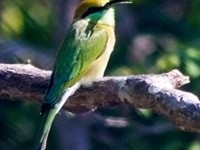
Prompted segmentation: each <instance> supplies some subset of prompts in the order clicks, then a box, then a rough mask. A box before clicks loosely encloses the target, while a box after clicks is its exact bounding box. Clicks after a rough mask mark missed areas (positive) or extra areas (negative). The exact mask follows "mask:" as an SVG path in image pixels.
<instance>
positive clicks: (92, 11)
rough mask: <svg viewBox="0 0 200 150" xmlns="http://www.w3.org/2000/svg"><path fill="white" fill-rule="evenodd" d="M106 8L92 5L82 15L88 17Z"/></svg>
mask: <svg viewBox="0 0 200 150" xmlns="http://www.w3.org/2000/svg"><path fill="white" fill-rule="evenodd" d="M104 9H105V8H104V7H90V8H89V9H88V10H87V11H86V12H85V13H84V14H83V15H82V16H81V18H85V17H87V16H88V15H90V14H93V13H96V12H99V11H102V10H104Z"/></svg>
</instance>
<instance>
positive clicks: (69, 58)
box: [43, 26, 108, 107]
mask: <svg viewBox="0 0 200 150" xmlns="http://www.w3.org/2000/svg"><path fill="white" fill-rule="evenodd" d="M90 28H91V27H90ZM90 28H89V27H88V26H82V27H81V29H80V28H79V29H78V30H77V28H76V26H72V28H71V31H70V32H69V33H68V35H67V37H66V38H65V39H64V42H63V44H62V46H61V48H60V51H59V53H58V56H57V61H56V64H55V67H54V71H53V74H52V78H51V82H50V85H49V89H48V91H47V94H46V97H45V98H44V102H43V104H44V105H49V106H50V107H52V106H54V104H56V103H57V100H58V99H59V97H60V96H61V95H62V94H63V92H64V90H65V89H66V88H67V87H70V86H73V85H74V84H75V83H76V82H77V81H79V80H80V79H81V78H82V77H83V76H84V74H85V73H86V72H87V71H88V70H89V69H90V66H91V65H92V63H93V62H94V61H95V60H96V59H97V58H98V57H99V56H101V54H102V53H103V52H104V50H105V47H106V43H107V40H108V35H107V32H106V31H105V30H104V29H103V28H101V27H97V26H95V27H94V28H93V29H92V30H91V29H90Z"/></svg>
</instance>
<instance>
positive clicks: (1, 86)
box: [0, 64, 200, 133]
mask: <svg viewBox="0 0 200 150" xmlns="http://www.w3.org/2000/svg"><path fill="white" fill-rule="evenodd" d="M50 74H51V72H50V71H44V70H41V69H38V68H35V67H33V66H31V65H30V64H27V65H22V64H15V65H9V64H0V97H1V98H2V99H8V100H19V99H20V100H29V101H30V100H32V101H34V102H41V101H42V99H43V96H44V93H45V89H46V87H47V85H48V82H49V79H50ZM187 83H189V77H187V76H184V75H183V74H181V73H180V72H179V71H178V70H172V71H170V72H168V73H164V74H161V75H155V74H149V75H137V76H125V77H104V78H102V79H100V80H98V81H95V82H94V83H93V84H91V85H89V86H81V87H80V89H78V90H77V91H76V92H75V94H74V95H73V96H71V97H70V99H69V100H68V101H67V102H66V104H65V106H64V109H67V110H68V111H71V112H74V113H84V112H87V111H89V110H92V109H95V108H98V107H105V106H114V105H121V104H128V105H132V106H135V107H137V108H151V109H153V110H154V111H155V112H157V113H159V114H162V115H164V116H166V117H168V118H169V119H170V120H171V121H172V122H173V123H174V124H175V125H176V126H177V127H178V128H180V129H182V130H188V131H193V132H198V133H200V101H199V99H198V98H197V96H195V95H194V94H192V93H188V92H184V91H180V90H177V89H176V88H179V87H181V86H182V85H184V84H187Z"/></svg>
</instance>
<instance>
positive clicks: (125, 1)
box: [106, 0, 132, 6]
mask: <svg viewBox="0 0 200 150" xmlns="http://www.w3.org/2000/svg"><path fill="white" fill-rule="evenodd" d="M131 3H132V1H130V0H111V1H110V2H108V3H107V4H106V5H107V6H112V5H115V4H131Z"/></svg>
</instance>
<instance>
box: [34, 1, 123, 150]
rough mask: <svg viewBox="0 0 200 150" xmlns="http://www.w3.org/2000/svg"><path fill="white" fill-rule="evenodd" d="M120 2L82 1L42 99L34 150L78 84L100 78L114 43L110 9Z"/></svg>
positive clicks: (42, 142) (40, 146)
mask: <svg viewBox="0 0 200 150" xmlns="http://www.w3.org/2000/svg"><path fill="white" fill-rule="evenodd" d="M114 1H115V2H114ZM122 1H123V2H124V1H125V0H113V1H109V0H83V1H82V2H81V3H80V5H79V7H78V8H77V10H76V12H75V18H74V22H73V23H72V25H71V27H70V28H69V32H68V34H67V36H66V37H65V39H64V41H63V43H62V45H61V47H60V50H59V53H58V55H57V59H56V63H55V66H54V70H53V73H52V77H51V80H50V84H49V87H48V90H47V93H46V95H45V97H44V101H43V105H42V110H41V113H42V114H43V121H42V123H41V130H40V134H39V136H40V139H39V140H38V141H39V142H38V141H37V142H38V143H37V147H36V149H37V150H45V148H46V142H47V137H48V134H49V131H50V128H51V125H52V123H53V120H54V118H55V116H56V114H57V113H58V112H59V110H60V109H61V108H62V106H63V105H64V103H65V102H66V100H67V99H68V98H69V97H70V96H71V95H72V94H73V93H74V92H75V91H76V90H77V89H78V88H79V86H80V82H83V83H88V82H91V81H93V80H94V79H96V78H98V77H102V76H103V73H104V71H105V68H106V65H107V62H108V60H109V57H110V54H111V52H112V50H113V47H114V44H115V34H114V26H115V21H114V9H113V8H110V7H112V5H113V4H114V3H119V2H122Z"/></svg>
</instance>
